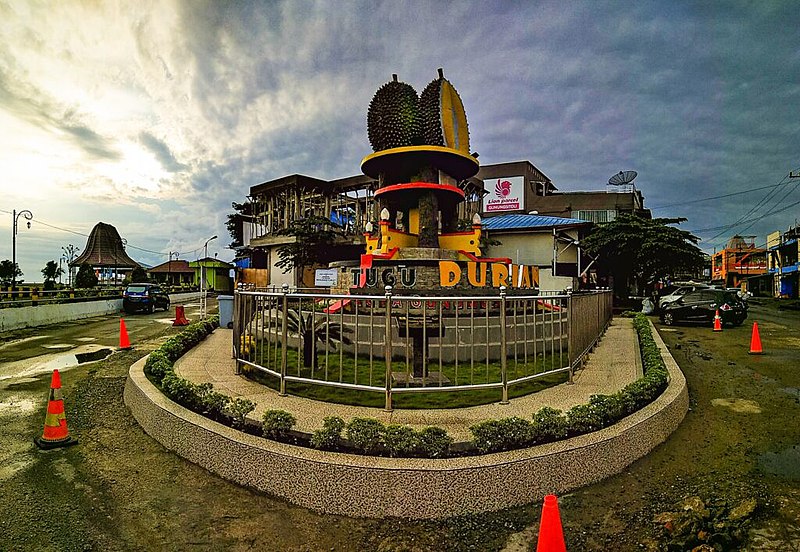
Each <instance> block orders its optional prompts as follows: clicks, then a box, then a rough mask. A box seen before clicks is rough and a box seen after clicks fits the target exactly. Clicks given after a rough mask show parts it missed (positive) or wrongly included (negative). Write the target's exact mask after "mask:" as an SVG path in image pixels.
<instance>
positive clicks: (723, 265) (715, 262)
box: [711, 235, 767, 287]
mask: <svg viewBox="0 0 800 552" xmlns="http://www.w3.org/2000/svg"><path fill="white" fill-rule="evenodd" d="M754 240H755V236H738V235H737V236H733V237H732V238H731V239H730V240H728V243H727V245H726V246H725V249H723V250H722V251H717V252H715V253H714V254H713V255H712V256H711V283H712V284H718V285H721V286H723V287H740V286H741V285H742V283H743V282H746V281H747V279H748V278H751V277H754V276H760V275H762V274H766V272H767V254H766V253H767V252H766V249H764V248H761V247H756V245H755V241H754Z"/></svg>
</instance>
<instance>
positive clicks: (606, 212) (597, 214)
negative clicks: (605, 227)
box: [572, 209, 617, 224]
mask: <svg viewBox="0 0 800 552" xmlns="http://www.w3.org/2000/svg"><path fill="white" fill-rule="evenodd" d="M572 218H576V219H580V220H588V221H590V222H594V223H596V224H602V223H604V222H611V221H612V220H614V219H615V218H617V212H616V211H615V210H613V209H600V210H585V211H572Z"/></svg>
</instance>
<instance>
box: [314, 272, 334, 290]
mask: <svg viewBox="0 0 800 552" xmlns="http://www.w3.org/2000/svg"><path fill="white" fill-rule="evenodd" d="M338 281H339V271H338V270H336V269H335V268H318V269H317V270H315V271H314V285H315V286H317V287H333V286H335V285H336V283H337V282H338Z"/></svg>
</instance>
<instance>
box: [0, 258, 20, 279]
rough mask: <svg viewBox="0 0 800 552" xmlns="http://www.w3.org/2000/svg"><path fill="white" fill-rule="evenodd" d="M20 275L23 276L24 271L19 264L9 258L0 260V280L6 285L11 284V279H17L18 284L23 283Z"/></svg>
mask: <svg viewBox="0 0 800 552" xmlns="http://www.w3.org/2000/svg"><path fill="white" fill-rule="evenodd" d="M20 276H22V271H21V270H20V269H19V265H18V264H15V263H12V262H11V261H9V260H8V259H6V260H4V261H2V262H0V282H1V283H2V284H3V285H4V286H10V285H11V280H15V281H16V282H17V283H18V284H19V283H22V280H21V279H20Z"/></svg>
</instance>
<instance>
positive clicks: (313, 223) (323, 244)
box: [275, 216, 344, 273]
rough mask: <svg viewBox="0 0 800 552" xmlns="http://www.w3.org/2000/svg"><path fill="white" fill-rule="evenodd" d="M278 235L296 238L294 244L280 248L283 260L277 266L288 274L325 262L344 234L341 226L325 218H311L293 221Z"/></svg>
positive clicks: (280, 255) (279, 253)
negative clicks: (291, 271) (338, 238)
mask: <svg viewBox="0 0 800 552" xmlns="http://www.w3.org/2000/svg"><path fill="white" fill-rule="evenodd" d="M276 234H277V235H279V236H292V237H294V238H295V240H294V241H293V242H291V243H287V244H286V245H282V246H280V247H279V248H278V256H279V257H280V259H281V260H280V261H278V262H277V263H275V266H277V267H278V268H282V269H283V272H284V273H286V272H289V271H290V270H291V269H293V268H299V269H300V270H301V272H302V269H303V268H305V267H307V266H312V265H314V264H315V263H322V262H324V261H325V259H327V258H328V255H329V253H330V246H331V245H332V244H333V243H334V242H335V241H336V238H337V237H339V236H343V235H344V232H343V230H342V228H341V226H339V225H337V224H334V223H333V222H331V221H330V220H329V219H327V218H325V217H319V216H311V217H308V218H304V219H298V220H295V221H293V222H292V223H291V224H290V225H289V226H288V227H286V228H283V229H282V230H279V231H278V232H276Z"/></svg>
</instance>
